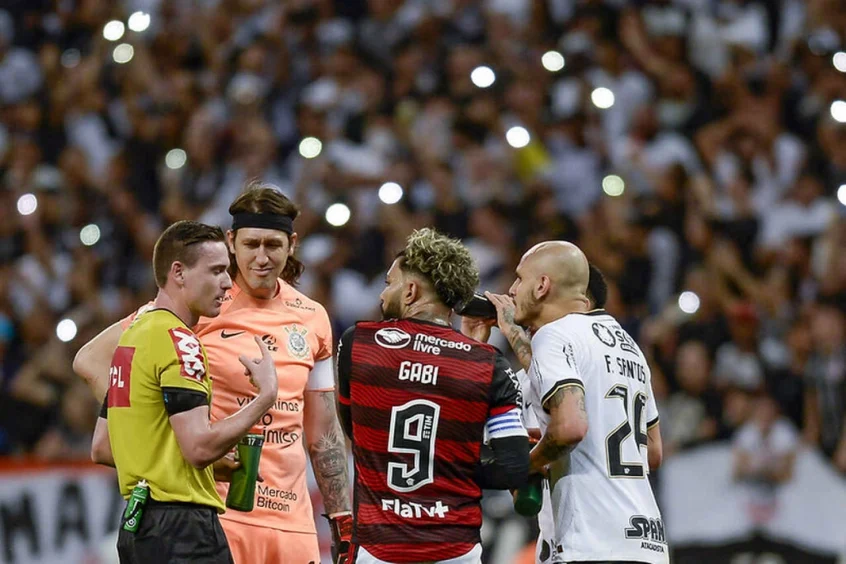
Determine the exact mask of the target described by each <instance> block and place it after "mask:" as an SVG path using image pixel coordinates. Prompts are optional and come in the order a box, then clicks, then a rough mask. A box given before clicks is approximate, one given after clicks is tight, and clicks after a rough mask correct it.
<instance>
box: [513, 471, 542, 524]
mask: <svg viewBox="0 0 846 564" xmlns="http://www.w3.org/2000/svg"><path fill="white" fill-rule="evenodd" d="M542 506H543V476H542V475H540V474H532V475H530V476H529V480H528V481H527V482H526V485H524V486H523V487H522V488H520V489H518V490H517V494H516V495H515V496H514V510H515V511H516V512H517V513H519V514H520V515H522V516H524V517H533V516H535V515H537V514H538V513H540V510H541V507H542Z"/></svg>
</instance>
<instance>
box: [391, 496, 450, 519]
mask: <svg viewBox="0 0 846 564" xmlns="http://www.w3.org/2000/svg"><path fill="white" fill-rule="evenodd" d="M382 511H393V512H394V513H396V514H397V515H399V516H400V517H403V518H405V519H420V518H422V517H437V518H438V519H446V514H447V513H448V512H449V507H448V506H446V505H444V504H443V502H441V501H437V502H436V503H435V505H424V504H422V503H414V502H413V501H410V502H408V503H403V502H401V501H400V500H398V499H383V500H382Z"/></svg>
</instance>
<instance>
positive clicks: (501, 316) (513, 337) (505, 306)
mask: <svg viewBox="0 0 846 564" xmlns="http://www.w3.org/2000/svg"><path fill="white" fill-rule="evenodd" d="M485 296H486V297H487V298H488V299H489V300H490V301H491V303H492V304H493V305H494V306H495V307H496V313H497V319H496V322H497V326H499V330H500V331H502V334H503V335H505V338H506V339H508V344H510V345H511V350H513V351H514V355H515V356H516V357H517V360H519V361H520V365H521V366H522V367H523V368H524V369H525V370H529V365H531V364H532V338H531V337H530V336H529V332H528V331H526V330H525V329H523V328H522V327H520V326H519V325H517V324H516V323H515V322H514V300H513V299H512V298H511V296H505V295H502V294H491V293H490V292H485Z"/></svg>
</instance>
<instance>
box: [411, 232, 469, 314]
mask: <svg viewBox="0 0 846 564" xmlns="http://www.w3.org/2000/svg"><path fill="white" fill-rule="evenodd" d="M397 256H398V258H400V262H399V267H400V268H401V269H402V270H403V271H404V272H411V273H414V274H417V275H419V276H421V277H422V278H423V279H425V280H427V281H428V282H429V283H430V284H431V285H432V287H433V288H434V289H435V292H436V293H437V295H438V298H439V299H440V300H441V301H442V302H443V303H444V305H446V306H448V307H450V308H451V307H455V305H456V304H457V303H458V302H460V301H464V300H468V299H470V297H471V296H472V295H473V292H474V291H475V290H476V287H477V286H478V285H479V269H478V268H477V267H476V263H475V261H474V260H473V257H472V256H471V255H470V251H468V250H467V248H466V247H465V246H464V245H463V244H461V241H459V240H458V239H452V238H450V237H447V236H446V235H444V234H442V233H438V232H437V231H435V230H434V229H430V228H428V227H425V228H423V229H419V230H415V231H414V232H412V234H411V235H409V236H408V240H407V241H406V245H405V249H404V250H403V251H402V252H400V253H399V255H397Z"/></svg>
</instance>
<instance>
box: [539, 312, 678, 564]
mask: <svg viewBox="0 0 846 564" xmlns="http://www.w3.org/2000/svg"><path fill="white" fill-rule="evenodd" d="M529 379H530V382H531V387H532V391H533V392H534V394H535V398H536V401H535V402H532V403H533V405H532V406H531V409H532V410H533V415H534V416H535V418H536V419H537V421H538V424H539V426H540V428H541V431H542V432H546V428H547V426H548V425H549V413H548V410H547V408H548V402H549V399H550V398H551V397H552V396H554V395H555V393H556V392H558V391H559V390H561V389H564V388H566V387H569V386H578V387H581V388H582V389H583V390H584V392H585V410H586V411H587V418H588V431H587V434H586V435H585V437H584V439H583V440H582V441H581V442H580V443H579V444H578V445H577V446H576V448H575V449H573V451H572V452H570V454H569V455H563V456H562V457H561V459H560V460H559V461H557V462H556V463H555V464H553V465H552V466H551V468H550V484H551V490H550V491H551V499H552V512H553V515H554V521H555V525H554V527H555V539H554V541H553V542H555V544H556V548H557V549H558V550H559V551H560V552H561V555H562V556H563V559H564V561H566V562H573V561H575V562H578V561H582V560H634V561H637V562H649V563H652V564H666V563H667V562H669V559H668V555H667V544H666V540H665V536H664V525H663V521H662V520H661V513H660V511H659V510H658V506H657V504H656V503H655V496H654V495H653V493H652V488H651V486H650V484H649V480H648V474H649V464H648V457H647V445H646V443H647V440H646V431H647V428H648V427H650V426H652V425H654V424H656V423H657V422H658V410H657V408H656V407H655V397H654V395H653V393H652V381H651V373H650V371H649V366H648V365H647V362H646V358H645V357H644V355H643V352H642V351H641V350H640V347H638V346H637V343H635V341H634V339H632V337H631V336H630V335H629V334H628V333H626V331H625V330H623V328H622V327H621V326H620V324H619V323H618V322H617V320H616V319H614V318H613V317H612V316H610V315H609V314H607V313H606V312H605V311H603V310H596V311H593V312H590V313H587V314H578V313H573V314H570V315H567V316H565V317H563V318H561V319H558V320H556V321H554V322H552V323H549V324H547V325H544V326H543V327H542V328H541V329H539V330H538V331H537V333H535V335H534V337H533V338H532V365H531V368H530V370H529Z"/></svg>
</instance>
